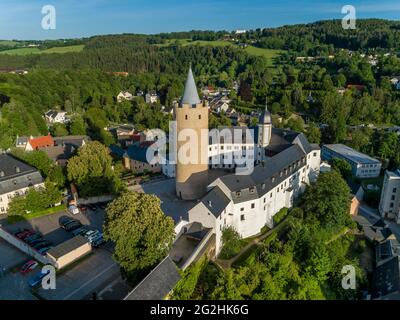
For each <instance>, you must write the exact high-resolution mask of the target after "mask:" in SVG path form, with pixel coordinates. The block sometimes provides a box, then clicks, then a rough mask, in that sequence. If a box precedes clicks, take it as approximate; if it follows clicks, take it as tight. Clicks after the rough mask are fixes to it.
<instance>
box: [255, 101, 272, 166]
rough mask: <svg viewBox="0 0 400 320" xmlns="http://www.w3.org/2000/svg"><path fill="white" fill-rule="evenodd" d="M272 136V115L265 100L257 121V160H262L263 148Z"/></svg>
mask: <svg viewBox="0 0 400 320" xmlns="http://www.w3.org/2000/svg"><path fill="white" fill-rule="evenodd" d="M271 136H272V117H271V113H270V112H269V111H268V105H267V102H265V110H264V112H263V113H262V114H261V116H260V118H259V121H258V153H257V160H258V162H260V161H262V160H264V155H265V152H264V150H263V149H264V148H265V147H267V146H268V145H269V143H270V142H271Z"/></svg>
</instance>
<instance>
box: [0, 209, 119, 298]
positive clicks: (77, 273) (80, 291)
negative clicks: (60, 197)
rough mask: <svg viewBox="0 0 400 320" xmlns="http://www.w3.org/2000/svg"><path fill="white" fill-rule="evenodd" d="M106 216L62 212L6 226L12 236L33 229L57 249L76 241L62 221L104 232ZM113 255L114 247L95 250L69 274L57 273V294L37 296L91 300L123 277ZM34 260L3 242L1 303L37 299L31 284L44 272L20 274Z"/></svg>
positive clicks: (69, 269) (0, 246)
mask: <svg viewBox="0 0 400 320" xmlns="http://www.w3.org/2000/svg"><path fill="white" fill-rule="evenodd" d="M104 215H105V212H104V210H103V209H101V208H98V209H97V210H95V211H93V210H87V211H85V212H83V213H79V214H76V215H72V214H71V213H69V212H67V211H60V212H58V213H55V214H52V215H48V216H43V217H39V218H36V219H33V220H30V221H21V222H18V223H16V224H12V225H9V224H7V223H6V222H5V221H4V220H3V221H2V226H3V227H4V228H5V229H7V230H8V231H9V232H12V233H13V232H16V231H18V230H20V229H21V228H22V229H32V230H34V231H36V232H40V233H41V234H42V235H43V237H44V238H45V239H46V240H48V241H51V242H52V244H53V246H56V245H58V244H61V243H63V242H65V241H66V240H69V239H71V238H72V237H73V235H72V234H71V233H69V232H67V231H65V230H64V229H61V228H60V225H59V220H60V218H63V217H70V218H73V219H76V220H79V221H80V222H81V223H82V224H83V225H88V226H90V228H92V229H97V230H99V231H102V226H103V221H104ZM112 253H113V248H112V244H110V243H108V244H105V245H104V246H102V247H101V248H96V249H94V250H93V252H92V253H91V254H90V255H89V256H87V257H84V258H82V260H80V261H77V262H74V263H72V265H70V266H67V267H66V269H65V270H61V271H60V272H59V273H57V280H56V286H57V287H56V290H50V291H48V290H47V291H46V290H43V289H38V291H37V293H36V295H37V296H38V297H40V298H43V299H49V300H79V299H85V298H87V297H88V296H90V295H91V294H92V293H93V292H98V291H99V290H101V289H103V288H104V287H105V286H106V285H107V282H108V281H113V280H114V279H116V278H117V277H119V275H120V271H119V266H118V265H117V264H116V263H115V262H114V260H113V259H112ZM30 259H31V258H30V257H28V256H26V255H25V254H24V253H22V252H20V251H19V250H17V249H15V248H14V247H12V246H11V245H10V244H8V243H6V242H5V241H2V240H0V262H1V263H2V264H4V265H6V267H7V270H8V271H7V272H6V274H5V275H4V277H2V278H0V299H2V300H8V299H11V300H14V299H23V300H26V299H28V300H29V299H35V296H34V295H33V294H32V292H31V290H30V288H29V286H28V285H27V282H28V280H29V279H30V278H32V277H33V276H34V275H36V274H37V273H38V272H39V271H40V269H39V268H37V269H35V270H34V271H32V272H31V273H29V274H27V275H25V276H22V275H21V274H20V273H19V269H20V267H21V266H22V264H23V263H24V262H26V261H28V260H30ZM1 263H0V264H1Z"/></svg>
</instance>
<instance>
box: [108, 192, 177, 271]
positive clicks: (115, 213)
mask: <svg viewBox="0 0 400 320" xmlns="http://www.w3.org/2000/svg"><path fill="white" fill-rule="evenodd" d="M174 237H175V233H174V222H173V220H172V218H170V217H168V216H166V215H165V214H164V213H163V212H162V210H161V207H160V199H159V198H157V197H156V196H154V195H149V194H143V193H135V192H131V191H127V192H124V193H122V194H121V195H120V196H119V197H118V198H116V199H115V200H114V201H113V202H112V203H111V204H110V205H109V206H108V207H107V213H106V218H105V222H104V238H105V239H107V240H112V241H113V242H114V243H115V253H114V258H115V260H116V261H117V262H118V263H119V265H120V266H121V267H122V268H123V270H125V271H126V272H131V271H135V270H138V269H146V268H150V267H152V266H154V265H155V264H157V263H158V262H159V261H160V260H161V259H162V258H164V257H165V256H166V255H167V254H168V252H169V250H170V248H171V246H172V242H173V240H174Z"/></svg>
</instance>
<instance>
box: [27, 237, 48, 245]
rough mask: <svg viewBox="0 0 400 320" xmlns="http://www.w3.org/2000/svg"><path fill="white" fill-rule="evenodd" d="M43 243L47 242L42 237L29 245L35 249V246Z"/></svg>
mask: <svg viewBox="0 0 400 320" xmlns="http://www.w3.org/2000/svg"><path fill="white" fill-rule="evenodd" d="M43 241H46V240H45V239H43V238H42V237H40V238H38V239H36V240H33V241H31V242H30V243H29V245H30V246H31V247H33V246H34V245H36V244H38V243H40V242H43Z"/></svg>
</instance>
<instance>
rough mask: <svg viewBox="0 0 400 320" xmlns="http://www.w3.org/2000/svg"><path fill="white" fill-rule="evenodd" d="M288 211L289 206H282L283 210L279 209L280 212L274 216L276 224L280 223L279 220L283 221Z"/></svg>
mask: <svg viewBox="0 0 400 320" xmlns="http://www.w3.org/2000/svg"><path fill="white" fill-rule="evenodd" d="M288 211H289V209H288V208H282V209H281V210H279V212H278V213H277V214H275V215H274V217H273V218H272V219H273V221H274V225H277V224H279V222H281V221H282V220H283V218H285V217H286V216H287V214H288Z"/></svg>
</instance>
